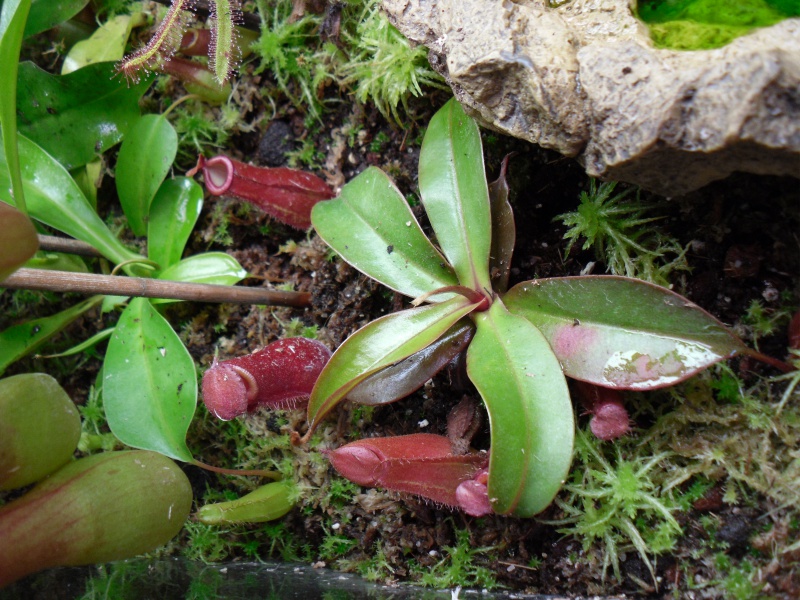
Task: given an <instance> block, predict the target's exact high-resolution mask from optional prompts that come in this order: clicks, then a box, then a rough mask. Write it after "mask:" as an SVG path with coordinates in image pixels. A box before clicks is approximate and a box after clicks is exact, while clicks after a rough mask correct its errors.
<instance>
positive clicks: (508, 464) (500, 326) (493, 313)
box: [467, 300, 575, 517]
mask: <svg viewBox="0 0 800 600" xmlns="http://www.w3.org/2000/svg"><path fill="white" fill-rule="evenodd" d="M475 322H476V325H477V332H476V333H475V338H474V339H473V340H472V343H471V344H470V345H469V348H468V349H467V373H468V375H469V378H470V379H471V380H472V382H473V383H474V384H475V387H476V388H478V391H479V392H480V394H481V397H482V398H483V401H484V403H485V404H486V408H487V410H488V412H489V423H490V426H491V434H492V449H491V459H490V462H489V500H490V502H491V503H492V508H493V509H494V512H496V513H499V514H514V515H515V516H518V517H532V516H533V515H535V514H538V513H540V512H541V511H543V510H544V509H545V508H547V506H548V505H549V504H550V503H551V502H552V501H553V498H554V497H555V495H556V494H557V493H558V490H559V489H561V486H562V485H563V483H564V480H565V479H566V476H567V473H568V471H569V466H570V464H571V462H572V444H573V439H574V435H575V424H574V415H573V409H572V402H571V401H570V397H569V390H568V389H567V383H566V380H565V379H564V375H563V374H562V373H561V369H560V367H559V364H558V361H557V360H556V357H555V356H553V352H552V351H551V350H550V347H549V346H548V344H547V341H546V340H545V339H544V337H543V336H542V335H541V333H539V331H538V330H537V329H536V328H535V327H534V326H533V325H532V324H531V323H529V322H528V321H526V320H525V319H523V318H522V317H519V316H517V315H514V314H511V313H510V312H508V311H507V310H506V307H505V306H503V303H502V302H501V301H499V300H496V301H495V302H494V303H493V304H492V306H491V308H490V309H489V310H487V311H484V312H481V313H476V315H475Z"/></svg>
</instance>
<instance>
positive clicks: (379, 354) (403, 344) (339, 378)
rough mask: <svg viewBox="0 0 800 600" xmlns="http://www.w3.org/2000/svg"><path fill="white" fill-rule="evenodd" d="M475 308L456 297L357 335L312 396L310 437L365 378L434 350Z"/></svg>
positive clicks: (331, 364)
mask: <svg viewBox="0 0 800 600" xmlns="http://www.w3.org/2000/svg"><path fill="white" fill-rule="evenodd" d="M477 306H478V305H477V304H475V303H470V302H469V301H468V300H467V299H466V298H464V297H463V296H455V297H453V298H451V299H449V300H445V301H444V302H441V303H438V304H426V305H423V306H419V307H417V308H411V309H408V310H404V311H400V312H396V313H392V314H389V315H386V316H385V317H381V318H380V319H378V320H376V321H373V322H372V323H369V324H368V325H366V326H364V327H362V328H361V329H359V330H358V331H356V332H355V333H354V334H353V335H351V336H350V337H349V338H347V340H346V341H345V342H344V344H342V345H341V346H340V347H339V349H338V350H336V352H335V353H334V354H333V356H332V357H331V360H330V361H329V362H328V364H327V365H326V367H325V369H323V371H322V374H321V375H320V377H319V379H318V380H317V384H316V385H315V386H314V390H313V391H312V392H311V398H310V399H309V401H308V423H309V433H308V434H307V435H306V437H308V435H310V433H311V432H312V431H313V430H314V428H315V427H316V426H317V425H318V424H319V422H320V421H321V420H322V418H323V417H324V416H325V415H327V414H328V413H329V412H330V411H331V410H332V409H333V408H334V407H335V406H336V405H337V404H338V403H339V402H341V401H342V400H344V399H345V398H346V397H347V395H348V394H349V393H350V392H351V391H352V390H353V389H355V387H356V386H357V385H358V384H360V383H361V382H362V381H364V380H365V379H366V378H367V377H369V376H370V375H372V374H373V373H375V372H377V371H380V370H381V369H384V368H386V367H388V366H390V365H393V364H395V363H397V362H399V361H402V360H404V359H406V358H408V357H409V356H411V355H412V354H414V353H416V352H419V351H420V350H422V349H424V348H426V347H428V346H430V345H431V344H433V343H434V342H435V341H436V340H438V339H439V338H440V337H441V336H442V335H444V334H445V333H446V332H447V330H448V329H450V328H451V327H452V326H453V325H454V324H455V323H457V322H458V321H459V320H460V319H461V318H462V317H464V316H466V315H468V314H469V313H470V312H472V311H473V310H475V308H476V307H477Z"/></svg>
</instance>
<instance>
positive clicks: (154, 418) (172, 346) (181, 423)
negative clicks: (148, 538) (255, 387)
mask: <svg viewBox="0 0 800 600" xmlns="http://www.w3.org/2000/svg"><path fill="white" fill-rule="evenodd" d="M103 405H104V407H105V409H106V417H107V418H108V425H109V427H110V428H111V431H112V432H113V433H114V435H115V436H117V438H118V439H119V440H120V441H121V442H122V443H123V444H127V445H128V446H133V447H134V448H141V449H143V450H153V451H155V452H160V453H161V454H164V455H166V456H169V457H170V458H174V459H176V460H182V461H186V462H190V461H192V453H191V452H190V451H189V449H188V448H187V447H186V432H187V431H188V429H189V423H191V420H192V417H193V416H194V411H195V407H196V405H197V378H196V374H195V368H194V361H193V360H192V357H191V356H190V355H189V352H188V351H187V350H186V348H185V347H184V345H183V343H182V342H181V340H180V338H179V337H178V335H177V334H176V333H175V332H174V331H173V330H172V327H170V324H169V323H167V321H166V320H165V319H164V317H162V316H161V315H159V314H158V313H157V312H156V311H155V309H154V308H153V307H152V306H151V305H150V302H149V301H148V300H147V299H145V298H134V299H133V300H131V302H130V304H129V305H128V307H127V308H126V309H125V310H124V311H123V312H122V315H121V316H120V318H119V322H118V323H117V327H116V329H115V330H114V334H113V335H112V336H111V340H110V341H109V343H108V350H107V351H106V359H105V362H104V363H103ZM143 493H146V491H143Z"/></svg>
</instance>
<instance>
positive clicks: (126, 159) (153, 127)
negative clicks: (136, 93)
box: [116, 115, 178, 236]
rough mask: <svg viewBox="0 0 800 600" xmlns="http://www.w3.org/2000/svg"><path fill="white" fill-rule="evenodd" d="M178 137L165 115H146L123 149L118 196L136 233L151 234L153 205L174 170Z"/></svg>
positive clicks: (121, 151) (118, 176) (118, 170)
mask: <svg viewBox="0 0 800 600" xmlns="http://www.w3.org/2000/svg"><path fill="white" fill-rule="evenodd" d="M177 152H178V134H177V132H176V131H175V128H174V127H173V126H172V125H171V124H170V122H169V121H167V120H166V119H165V118H164V117H163V115H144V116H143V117H141V118H140V119H139V120H138V121H136V122H135V123H134V124H133V127H131V130H130V131H129V132H128V135H127V136H125V141H124V142H122V146H121V147H120V149H119V157H118V158H117V168H116V181H117V194H118V195H119V201H120V203H121V204H122V210H124V211H125V216H127V217H128V223H129V224H130V226H131V229H133V233H135V234H136V235H139V236H142V235H145V234H146V233H147V216H148V213H149V211H150V202H151V201H152V200H153V197H154V196H155V195H156V192H157V191H158V188H159V187H160V186H161V183H162V182H163V181H164V178H165V177H166V176H167V173H169V170H170V169H171V168H172V162H173V161H174V160H175V155H176V154H177Z"/></svg>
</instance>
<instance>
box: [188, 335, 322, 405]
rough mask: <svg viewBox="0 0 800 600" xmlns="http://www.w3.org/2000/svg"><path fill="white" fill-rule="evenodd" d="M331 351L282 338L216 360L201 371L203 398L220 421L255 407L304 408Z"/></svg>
mask: <svg viewBox="0 0 800 600" xmlns="http://www.w3.org/2000/svg"><path fill="white" fill-rule="evenodd" d="M330 357H331V351H330V350H328V348H327V347H326V346H325V345H324V344H322V343H321V342H318V341H316V340H310V339H308V338H302V337H297V338H285V339H282V340H277V341H275V342H272V343H271V344H268V345H267V346H266V347H264V348H263V349H262V350H259V351H258V352H254V353H253V354H248V355H247V356H239V357H237V358H231V359H230V360H223V361H217V360H214V364H212V365H211V367H210V368H209V369H208V370H207V371H206V372H205V373H204V374H203V401H204V402H205V405H206V407H207V408H208V410H209V412H211V413H212V414H214V415H215V416H216V417H218V418H219V419H222V420H223V421H229V420H231V419H233V418H235V417H238V416H240V415H243V414H245V413H247V412H249V411H253V410H255V409H256V408H257V407H259V406H267V407H269V408H303V407H304V406H305V404H306V402H307V401H308V396H309V395H310V394H311V390H312V389H313V388H314V384H315V383H316V381H317V378H318V377H319V374H320V372H321V371H322V368H323V367H324V366H325V364H326V363H327V362H328V360H329V359H330Z"/></svg>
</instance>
